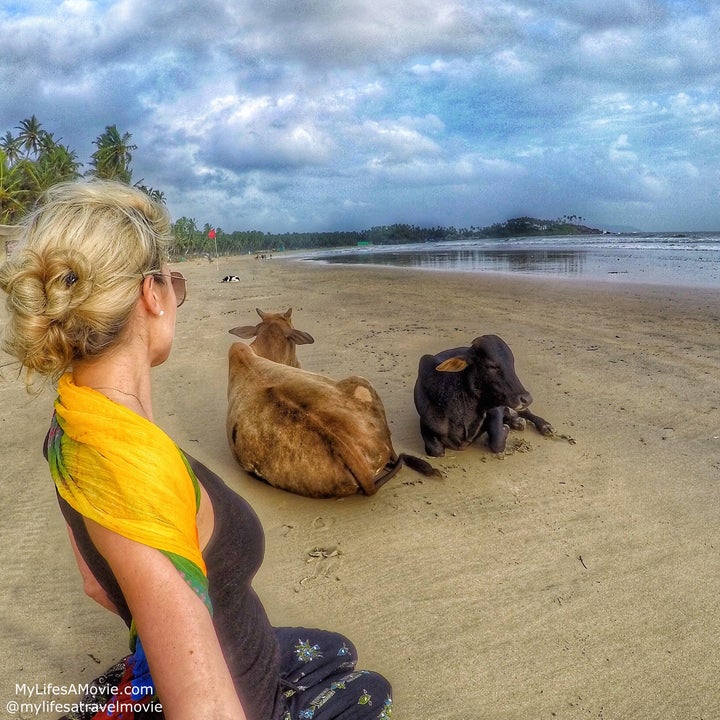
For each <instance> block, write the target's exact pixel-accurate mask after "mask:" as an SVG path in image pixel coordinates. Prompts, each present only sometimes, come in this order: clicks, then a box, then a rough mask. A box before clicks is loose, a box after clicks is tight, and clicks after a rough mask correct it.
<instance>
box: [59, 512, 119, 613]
mask: <svg viewBox="0 0 720 720" xmlns="http://www.w3.org/2000/svg"><path fill="white" fill-rule="evenodd" d="M66 526H67V531H68V536H69V537H70V545H71V546H72V549H73V553H74V554H75V562H76V563H77V566H78V569H79V570H80V576H81V577H82V580H83V590H84V591H85V594H86V595H87V596H88V597H89V598H92V599H93V600H94V601H95V602H96V603H99V604H100V605H102V606H103V607H104V608H106V609H107V610H110V612H113V613H115V614H116V615H119V613H118V609H117V608H116V607H115V603H113V601H112V600H111V599H110V596H109V595H108V594H107V593H106V592H105V588H104V587H103V586H102V585H101V584H100V583H99V582H98V581H97V579H96V578H95V576H94V575H93V574H92V570H90V567H89V566H88V564H87V563H86V562H85V558H83V556H82V554H81V553H80V549H79V548H78V546H77V542H76V541H75V535H74V534H73V531H72V528H71V527H70V526H69V525H67V523H66Z"/></svg>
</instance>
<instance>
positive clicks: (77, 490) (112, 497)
mask: <svg viewBox="0 0 720 720" xmlns="http://www.w3.org/2000/svg"><path fill="white" fill-rule="evenodd" d="M48 461H49V463H50V472H51V474H52V476H53V480H54V481H55V485H56V487H57V490H58V492H59V493H60V495H61V496H62V497H63V498H64V499H65V500H66V501H67V502H68V504H69V505H70V506H71V507H73V508H74V509H75V510H77V511H78V512H79V513H80V514H81V515H83V516H85V517H87V518H90V519H91V520H94V521H95V522H97V523H98V524H100V525H102V526H103V527H106V528H108V529H109V530H112V531H113V532H116V533H118V534H120V535H122V536H123V537H126V538H129V539H130V540H135V541H136V542H139V543H142V544H144V545H148V546H150V547H153V548H156V549H158V550H160V551H162V552H163V553H165V554H167V555H168V556H169V557H170V558H171V559H172V560H173V562H174V564H175V565H176V567H178V570H180V571H182V572H183V573H184V574H185V573H186V571H187V570H188V569H189V570H190V577H188V576H187V575H186V579H187V580H188V582H189V584H190V585H191V586H193V589H195V591H196V592H198V594H202V596H204V597H203V599H204V600H205V601H206V602H208V600H207V577H206V573H207V570H206V567H205V562H204V560H203V557H202V554H201V552H200V544H199V541H198V532H197V524H196V514H197V509H198V507H199V503H200V488H199V485H198V481H197V478H196V477H195V475H194V473H193V472H192V469H191V468H190V466H189V464H188V462H187V459H186V458H185V456H184V455H183V454H182V452H181V451H180V449H179V448H178V447H177V445H175V443H174V442H173V441H172V440H171V439H170V438H169V437H168V436H167V435H166V434H165V433H164V432H163V431H162V430H160V428H158V427H157V426H156V425H154V424H153V423H151V422H150V421H149V420H146V419H145V418H143V417H141V416H140V415H138V414H137V413H134V412H133V411H132V410H129V409H128V408H126V407H124V406H123V405H119V404H118V403H114V402H113V401H112V400H109V399H108V398H106V397H105V396H104V395H103V394H102V393H99V392H97V391H96V390H93V389H92V388H88V387H79V386H77V385H75V383H74V382H73V380H72V376H71V375H70V374H66V375H64V376H63V377H62V378H61V379H60V382H59V383H58V398H57V400H56V401H55V417H54V422H53V424H52V426H51V429H50V435H49V441H48ZM176 560H177V562H176ZM188 564H190V567H189V568H188ZM193 566H194V567H193Z"/></svg>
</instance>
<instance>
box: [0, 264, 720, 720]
mask: <svg viewBox="0 0 720 720" xmlns="http://www.w3.org/2000/svg"><path fill="white" fill-rule="evenodd" d="M182 269H183V270H184V271H185V272H186V274H187V275H188V277H189V300H188V302H187V304H186V305H185V306H184V307H183V308H182V309H181V311H180V312H179V319H178V326H177V339H176V344H175V348H174V350H173V354H172V356H171V358H170V360H169V361H168V362H167V363H166V364H165V365H164V366H162V367H160V368H158V369H157V371H156V385H155V393H154V396H155V414H156V417H157V418H158V422H159V424H160V425H161V426H162V427H163V428H164V429H166V430H167V431H168V432H169V433H170V434H171V435H172V436H173V438H174V439H176V440H177V441H178V442H179V443H180V444H181V446H183V447H184V448H186V449H187V450H188V451H189V452H190V453H191V454H193V455H195V456H196V457H198V458H199V459H201V460H202V461H204V462H206V464H208V465H209V466H210V467H211V468H212V469H214V470H215V471H216V472H218V473H219V474H220V475H221V476H223V477H224V478H225V480H226V482H228V483H229V484H230V485H231V486H232V487H233V488H235V489H236V490H237V491H238V492H240V493H241V494H242V495H244V496H245V497H246V498H248V500H249V501H250V502H251V503H252V504H253V506H254V507H255V509H256V511H257V512H258V514H259V516H260V518H261V520H262V522H263V524H264V527H265V530H266V542H267V552H266V561H265V564H264V566H263V569H262V570H261V572H260V574H259V575H258V577H257V579H256V588H257V590H258V592H259V594H260V596H261V597H262V598H263V601H264V602H265V604H266V607H267V609H268V612H269V614H270V616H271V619H272V621H273V622H274V623H275V624H301V625H308V626H319V627H326V628H329V629H335V630H339V631H342V632H344V633H346V634H347V635H348V636H349V637H350V638H352V639H353V640H354V641H355V643H356V644H357V646H358V648H359V650H360V658H361V662H360V665H361V667H365V668H374V669H377V670H379V671H381V672H383V673H384V674H385V675H387V677H388V678H389V679H390V680H391V682H392V683H393V685H394V689H395V712H394V715H393V717H394V718H397V720H425V719H428V720H430V718H443V719H444V720H470V719H473V718H493V720H502V719H505V718H507V719H518V720H524V719H526V718H527V719H532V720H535V719H540V718H570V719H575V718H603V719H604V720H609V719H611V718H617V719H627V718H633V719H635V720H637V719H645V718H658V719H662V720H668V719H670V718H682V719H683V720H692V719H693V718H705V719H706V720H707V719H710V718H718V717H720V691H719V690H718V686H719V678H720V641H718V637H719V636H720V632H719V631H720V558H719V550H720V522H719V518H720V410H719V407H720V377H719V375H720V373H719V372H718V367H719V361H720V352H719V350H718V328H719V327H720V326H719V320H720V305H719V303H718V301H719V300H720V297H719V295H718V293H717V292H705V291H696V290H682V289H677V288H675V289H673V288H661V287H649V286H646V287H637V286H636V287H624V286H619V285H612V286H611V285H602V284H599V285H591V284H587V283H573V282H567V281H565V282H552V281H542V280H528V279H522V278H517V277H498V276H494V277H493V276H490V275H482V274H476V275H464V274H451V273H438V272H427V271H410V270H396V269H376V268H357V267H338V266H333V267H327V266H322V265H316V264H310V263H298V262H288V261H287V260H285V259H278V258H275V259H273V260H267V261H260V260H255V259H253V258H247V257H246V258H230V259H224V260H221V261H220V262H219V263H214V262H213V263H207V262H206V261H203V262H199V261H193V262H189V263H184V264H183V265H182ZM226 273H236V274H238V275H239V276H240V277H241V279H242V282H240V283H231V284H230V283H229V284H221V283H219V282H218V281H219V279H220V278H221V277H222V276H223V275H225V274H226ZM290 306H291V307H293V308H294V311H293V318H294V322H295V325H296V327H298V328H300V329H302V330H306V331H308V332H310V333H311V334H312V335H314V336H315V338H316V343H315V344H314V345H311V346H305V347H301V348H299V351H298V352H299V356H300V359H301V362H302V363H303V366H304V367H305V368H307V369H308V370H313V371H317V372H322V373H326V374H329V375H331V376H333V377H337V378H339V377H342V376H346V375H349V374H361V375H364V376H365V377H367V378H368V379H370V380H371V381H372V382H373V383H374V384H375V386H376V388H377V390H378V392H379V393H380V395H381V397H382V398H383V401H384V403H385V406H386V412H387V415H388V418H389V420H390V422H391V429H392V433H393V438H394V442H395V446H396V449H397V450H398V451H404V452H410V453H414V454H417V455H422V454H423V445H422V440H421V437H420V433H419V428H418V419H417V415H416V412H415V409H414V406H413V402H412V388H413V384H414V381H415V375H416V368H417V362H418V359H419V358H420V356H421V355H422V354H424V353H427V352H430V353H434V352H437V351H439V350H441V349H444V348H448V347H453V346H457V345H465V344H468V343H469V342H470V341H471V340H472V339H473V338H474V337H476V336H477V335H481V334H485V333H496V334H498V335H500V336H502V337H503V338H504V339H505V340H506V341H507V342H508V343H509V345H510V346H511V348H513V351H514V353H515V356H516V367H517V371H518V374H519V375H520V377H521V379H522V380H523V381H524V383H525V385H526V386H527V387H528V388H529V389H530V390H531V391H532V393H533V395H534V397H535V403H534V405H533V409H534V410H535V412H537V413H539V414H540V415H542V416H544V417H546V418H547V419H549V420H550V421H551V422H552V423H553V424H554V425H555V428H556V430H557V431H558V433H559V434H560V435H562V436H566V437H564V438H563V437H558V438H556V439H548V438H543V437H541V436H540V435H539V434H537V433H536V432H535V431H534V430H532V429H527V430H525V431H523V432H512V433H511V438H510V443H509V448H510V449H511V450H514V452H510V453H508V454H507V455H506V456H505V457H504V458H502V459H500V458H497V457H496V456H494V455H492V454H491V453H490V452H489V451H488V449H487V448H486V447H484V446H483V445H482V444H479V445H478V446H476V447H473V448H470V449H468V450H465V451H463V452H450V453H448V454H447V456H446V457H444V458H442V459H438V460H433V461H432V462H433V463H434V464H435V465H436V466H437V467H439V468H440V469H441V470H442V471H443V473H444V474H445V478H444V479H443V480H440V481H438V480H428V479H422V478H420V477H419V476H418V475H416V474H415V473H413V472H412V471H411V470H408V469H404V470H403V471H402V472H401V473H400V474H399V475H397V476H396V477H395V478H394V479H393V480H392V481H391V482H390V483H389V484H388V485H386V486H385V487H384V488H383V489H382V490H381V491H380V492H379V493H378V494H377V495H376V496H374V497H371V498H367V497H360V496H358V497H352V498H346V499H343V500H310V499H307V498H302V497H298V496H294V495H291V494H288V493H285V492H282V491H280V490H275V489H273V488H270V487H268V486H266V485H264V484H263V483H261V482H259V481H257V480H255V479H253V478H251V477H248V476H247V475H245V474H244V473H243V472H242V471H241V470H240V469H239V468H238V467H237V466H236V465H235V463H234V461H233V458H232V455H231V453H230V450H229V448H228V445H227V441H226V438H225V430H224V418H225V407H226V399H225V387H226V372H227V362H226V356H227V349H228V347H229V346H230V344H231V342H232V341H233V340H234V339H235V338H233V337H232V336H231V335H228V333H227V330H228V329H229V328H231V327H233V326H235V325H243V324H248V323H251V322H255V320H256V315H255V308H256V307H260V308H261V309H263V310H272V311H278V310H285V309H286V308H287V307H290ZM8 360H9V359H8V358H6V359H5V360H4V361H3V362H7V361H8ZM52 399H53V393H52V392H50V391H46V392H44V393H43V394H41V395H40V397H38V398H35V399H31V398H29V397H28V396H27V395H26V394H25V392H24V389H23V387H22V384H21V383H20V382H18V381H17V380H16V371H15V369H14V368H13V366H11V365H5V366H4V367H3V369H2V377H1V378H0V401H1V402H2V406H1V407H2V416H1V418H0V421H1V425H0V428H1V430H2V465H3V490H4V492H3V495H4V498H5V502H4V510H3V521H2V524H1V529H0V533H1V542H2V547H3V548H4V555H5V558H6V560H5V562H4V571H3V573H2V606H3V609H2V621H1V622H2V634H3V639H4V642H3V644H2V649H1V650H0V678H1V682H0V700H1V702H0V717H2V718H4V717H12V716H11V715H10V713H9V712H8V713H7V714H6V710H5V706H6V702H7V701H10V700H14V699H17V700H19V701H23V700H27V699H28V698H27V696H26V695H27V692H28V690H27V689H23V688H19V689H18V688H16V684H23V683H25V684H26V686H27V688H29V687H33V686H39V687H40V689H42V686H44V685H46V684H48V683H54V684H56V685H59V686H62V687H67V686H68V685H69V683H72V682H79V681H84V680H89V679H91V678H92V677H94V676H95V675H97V674H98V672H99V671H101V670H103V669H104V668H105V667H106V666H107V665H109V664H110V663H111V662H112V661H114V660H115V659H116V658H118V657H120V656H121V655H122V654H124V652H125V649H126V636H125V632H124V628H123V626H122V624H121V623H120V621H119V620H117V619H116V618H114V617H113V616H111V615H110V614H108V613H107V612H106V611H104V610H102V609H101V608H100V607H98V606H95V605H94V604H93V603H92V601H90V600H89V599H87V598H85V596H84V595H83V591H82V586H81V583H80V580H79V576H78V574H77V572H76V570H75V567H74V562H73V558H72V555H71V552H70V549H69V547H68V544H67V541H66V537H65V529H64V526H63V523H62V520H61V517H60V513H59V511H58V509H57V506H56V502H55V498H54V491H53V488H52V484H51V481H50V478H49V475H48V471H47V468H46V467H45V463H44V461H43V459H42V455H41V452H40V447H41V443H42V439H43V436H44V433H45V429H46V426H47V421H48V417H49V414H50V409H51V403H52ZM569 438H572V439H573V440H574V443H573V442H571V441H570V439H569ZM45 699H48V698H47V697H46V698H45ZM56 699H57V698H56ZM60 699H63V698H60ZM55 715H56V713H55V714H53V713H47V714H43V713H40V714H39V715H38V714H33V713H29V712H28V713H26V714H25V715H24V717H26V718H31V717H54V716H55ZM198 717H200V715H198Z"/></svg>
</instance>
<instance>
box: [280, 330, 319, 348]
mask: <svg viewBox="0 0 720 720" xmlns="http://www.w3.org/2000/svg"><path fill="white" fill-rule="evenodd" d="M285 337H286V338H287V339H288V340H292V341H293V342H294V343H295V344H296V345H312V344H313V343H314V342H315V338H314V337H313V336H312V335H311V334H310V333H306V332H303V331H302V330H296V329H295V328H293V329H292V330H290V332H289V333H287V334H286V335H285Z"/></svg>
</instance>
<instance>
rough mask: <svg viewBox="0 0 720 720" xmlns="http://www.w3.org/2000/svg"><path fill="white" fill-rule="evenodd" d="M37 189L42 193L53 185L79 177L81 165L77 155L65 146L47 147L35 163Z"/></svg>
mask: <svg viewBox="0 0 720 720" xmlns="http://www.w3.org/2000/svg"><path fill="white" fill-rule="evenodd" d="M35 166H36V177H37V185H38V187H37V189H38V190H39V191H40V192H42V191H44V190H47V189H48V188H49V187H50V186H52V185H54V184H55V183H59V182H64V181H66V180H75V179H76V178H78V177H80V168H81V166H82V163H81V162H80V161H79V160H78V157H77V153H76V152H75V151H74V150H70V148H69V147H67V146H65V145H48V146H47V148H45V149H44V150H43V151H42V152H41V153H40V157H39V158H38V159H37V161H36V162H35Z"/></svg>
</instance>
